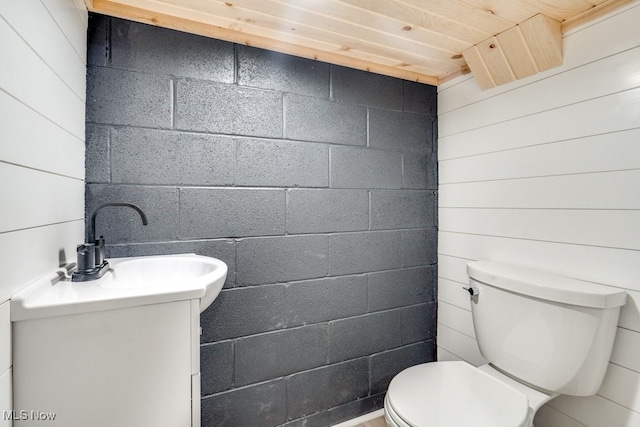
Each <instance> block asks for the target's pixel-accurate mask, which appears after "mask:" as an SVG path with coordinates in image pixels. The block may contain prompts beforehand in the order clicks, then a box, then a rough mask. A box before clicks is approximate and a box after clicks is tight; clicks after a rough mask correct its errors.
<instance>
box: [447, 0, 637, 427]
mask: <svg viewBox="0 0 640 427" xmlns="http://www.w3.org/2000/svg"><path fill="white" fill-rule="evenodd" d="M639 20H640V2H635V3H634V4H633V5H630V6H629V7H628V8H626V9H625V11H623V12H621V13H618V14H615V15H613V16H610V17H607V18H604V19H602V20H601V21H600V22H598V23H596V24H594V25H591V26H589V27H587V28H583V29H580V30H576V31H573V32H572V33H570V34H568V35H567V36H566V37H565V39H564V41H565V46H564V47H565V54H566V59H565V64H564V65H563V66H562V67H559V68H558V69H556V70H552V71H549V72H546V73H541V74H539V75H537V76H534V77H531V78H527V79H524V80H522V81H520V82H518V83H517V84H512V85H506V86H505V87H502V88H496V89H495V90H489V91H486V92H484V93H479V92H478V91H474V90H473V89H472V88H471V86H470V85H471V84H472V83H474V82H473V79H470V80H469V79H460V81H459V82H452V83H451V84H450V85H448V86H447V87H443V88H441V89H440V92H439V95H438V96H439V108H440V107H442V108H440V110H439V111H440V113H439V116H438V120H439V121H438V125H439V134H440V137H439V140H438V157H439V183H440V186H439V200H438V202H439V212H438V214H439V215H438V217H439V224H438V226H439V232H438V260H439V265H438V277H439V279H438V281H439V301H440V305H439V308H440V309H441V310H443V313H442V315H439V317H438V320H439V329H438V333H439V334H440V333H442V334H443V338H442V339H441V337H440V335H438V345H439V346H441V347H442V349H443V351H446V352H449V353H451V354H455V355H456V356H458V357H461V358H463V359H467V360H469V359H474V358H477V355H478V353H477V349H475V348H474V347H473V344H474V341H473V339H472V338H471V337H470V336H468V335H467V334H468V325H467V324H466V323H464V322H462V321H461V319H463V316H462V315H461V313H462V312H464V306H463V303H462V300H460V299H459V298H458V296H457V295H456V293H455V287H456V284H457V285H458V286H460V285H461V284H464V283H465V282H466V281H467V280H468V279H467V278H466V277H465V276H466V263H467V262H468V261H469V260H477V259H489V260H495V261H502V262H507V263H512V264H516V265H522V266H527V267H531V268H535V269H539V270H543V271H548V272H551V273H556V274H560V275H563V276H567V277H574V278H578V279H582V280H586V281H591V282H596V283H600V284H604V285H607V286H613V287H619V288H623V289H626V290H627V291H628V297H627V304H626V305H625V306H624V307H623V308H622V310H621V316H620V320H619V323H618V325H619V327H618V330H617V335H616V341H615V345H614V349H613V353H612V355H611V359H610V360H611V362H610V364H609V370H608V373H607V375H606V377H605V380H604V383H603V386H602V387H601V389H600V391H599V393H598V395H596V396H592V397H566V396H561V397H559V398H557V399H554V400H552V401H551V402H550V403H549V405H548V406H546V407H544V408H543V409H542V410H541V411H540V413H539V415H538V416H537V417H536V420H535V423H536V427H577V426H581V425H584V426H587V425H588V426H590V427H594V426H603V427H604V426H607V427H610V426H616V427H619V426H620V427H630V426H636V425H640V400H639V399H638V396H640V393H638V390H640V362H639V361H640V358H639V357H638V354H640V310H639V307H640V231H639V228H638V224H640V144H638V141H639V140H640V73H638V69H640V62H639V61H640V33H638V31H637V22H638V21H639ZM603 40H605V41H603ZM443 308H444V309H443ZM443 354H444V355H446V354H447V353H443Z"/></svg>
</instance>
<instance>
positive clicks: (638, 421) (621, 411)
mask: <svg viewBox="0 0 640 427" xmlns="http://www.w3.org/2000/svg"><path fill="white" fill-rule="evenodd" d="M548 405H550V406H551V407H553V408H555V409H557V410H558V411H560V412H562V413H564V414H566V415H567V416H569V417H571V418H573V419H574V420H576V421H578V422H580V423H582V424H584V425H587V426H589V427H613V426H615V427H637V426H639V425H640V414H639V413H638V412H635V411H632V410H630V409H629V408H626V407H624V406H622V405H620V404H618V403H616V402H613V401H611V400H609V399H605V398H604V397H602V396H599V395H595V396H591V397H573V396H559V397H557V398H555V399H554V400H552V401H551V402H549V403H548ZM536 427H537V426H536ZM541 427H546V426H541ZM563 427H564V426H563Z"/></svg>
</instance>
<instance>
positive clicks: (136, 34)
mask: <svg viewBox="0 0 640 427" xmlns="http://www.w3.org/2000/svg"><path fill="white" fill-rule="evenodd" d="M88 44H89V51H88V61H89V65H88V71H87V78H88V85H87V138H86V139H87V143H86V144H87V155H86V168H87V174H86V177H87V186H86V206H87V213H89V212H91V210H92V209H93V208H94V207H95V206H97V205H98V204H100V203H105V202H129V203H135V204H137V205H139V206H140V207H141V208H142V209H143V210H144V211H145V213H146V214H147V216H148V217H149V225H147V226H144V227H143V226H142V224H141V223H140V218H139V217H138V216H137V215H136V214H135V212H133V211H130V210H127V209H120V208H107V209H104V210H102V211H101V212H100V214H99V215H98V217H97V233H98V234H102V235H104V236H105V239H106V241H107V245H108V246H107V249H108V253H107V255H108V256H109V257H120V256H138V255H155V254H170V253H189V252H193V253H197V254H201V255H207V256H212V257H216V258H220V259H222V260H223V261H225V262H226V263H227V265H228V266H229V274H228V277H227V280H226V283H225V285H224V288H223V290H222V292H221V293H220V295H219V297H218V298H217V299H216V301H214V303H213V304H212V305H211V307H210V308H209V309H207V310H206V311H205V312H204V313H202V316H201V324H202V327H203V334H202V336H201V373H202V395H203V396H202V425H203V426H204V427H207V426H216V427H218V426H221V427H224V426H231V427H236V426H252V427H253V426H257V427H260V426H265V427H271V426H289V427H294V426H307V427H309V426H321V427H324V426H329V425H332V424H336V423H339V422H341V421H344V420H346V419H349V418H354V417H357V416H358V415H361V414H363V413H366V412H370V411H373V410H375V409H378V408H380V407H382V404H383V400H384V394H385V391H386V388H387V386H388V383H389V381H390V380H391V378H392V377H393V375H395V374H397V373H398V372H399V371H400V370H402V369H404V368H406V367H408V366H411V365H413V364H416V363H422V362H428V361H431V360H434V359H435V331H436V302H435V294H436V293H435V277H436V269H437V265H436V262H437V257H436V235H437V233H436V227H437V215H436V201H437V171H436V167H437V162H436V155H435V150H436V139H435V138H436V130H437V129H436V91H435V88H434V87H431V86H426V85H422V84H418V83H414V82H408V81H402V80H398V79H394V78H390V77H385V76H380V75H375V74H370V73H366V72H362V71H357V70H351V69H347V68H343V67H338V66H333V65H329V64H325V63H320V62H317V61H312V60H307V59H302V58H295V57H290V56H287V55H283V54H279V53H274V52H268V51H264V50H260V49H256V48H253V47H247V46H240V45H233V44H231V43H226V42H221V41H218V40H212V39H207V38H202V37H198V36H194V35H189V34H183V33H179V32H175V31H171V30H166V29H161V28H157V27H151V26H146V25H143V24H138V23H133V22H128V21H124V20H120V19H115V18H107V17H103V16H100V15H91V17H90V31H89V37H88Z"/></svg>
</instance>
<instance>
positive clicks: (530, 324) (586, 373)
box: [467, 261, 626, 396]
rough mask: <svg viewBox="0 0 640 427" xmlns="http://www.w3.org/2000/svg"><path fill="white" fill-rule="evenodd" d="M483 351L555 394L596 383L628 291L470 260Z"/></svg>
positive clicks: (577, 392) (587, 389)
mask: <svg viewBox="0 0 640 427" xmlns="http://www.w3.org/2000/svg"><path fill="white" fill-rule="evenodd" d="M467 274H468V275H469V279H470V284H471V287H472V288H476V289H477V291H478V292H477V294H476V295H474V296H472V297H471V312H472V314H473V322H474V328H475V332H476V337H477V340H478V346H479V347H480V352H481V353H482V355H483V356H484V357H485V358H486V359H487V360H488V361H489V362H491V364H492V365H493V366H495V367H497V368H499V369H500V370H502V371H504V372H505V373H507V374H509V375H511V376H513V377H515V378H517V379H520V380H523V381H525V382H527V383H530V384H532V385H534V386H537V387H540V388H542V389H544V390H548V391H552V392H555V393H559V394H568V395H574V396H590V395H593V394H595V393H596V392H597V391H598V389H599V388H600V384H601V383H602V379H603V378H604V374H605V372H606V370H607V366H608V362H609V358H610V356H611V351H612V349H613V341H614V338H615V335H616V330H617V324H618V317H619V314H620V307H621V306H622V305H624V304H625V302H626V292H625V291H623V290H621V289H619V288H615V287H609V286H604V285H599V284H596V283H591V282H585V281H581V280H576V279H570V278H567V277H562V276H556V275H553V274H549V273H543V272H540V271H536V270H531V269H528V268H523V267H517V266H513V265H508V264H503V263H498V262H493V261H474V262H470V263H469V264H467Z"/></svg>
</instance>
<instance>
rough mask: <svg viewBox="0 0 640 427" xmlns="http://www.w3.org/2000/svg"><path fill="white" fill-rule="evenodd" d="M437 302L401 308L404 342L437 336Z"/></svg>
mask: <svg viewBox="0 0 640 427" xmlns="http://www.w3.org/2000/svg"><path fill="white" fill-rule="evenodd" d="M436 307H437V302H436V301H431V302H428V303H426V304H419V305H414V306H411V307H405V308H402V309H400V312H401V315H402V344H409V343H413V342H418V341H425V340H430V339H432V338H434V337H435V336H436V327H437V313H436Z"/></svg>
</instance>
